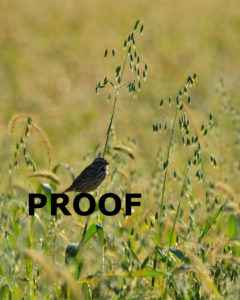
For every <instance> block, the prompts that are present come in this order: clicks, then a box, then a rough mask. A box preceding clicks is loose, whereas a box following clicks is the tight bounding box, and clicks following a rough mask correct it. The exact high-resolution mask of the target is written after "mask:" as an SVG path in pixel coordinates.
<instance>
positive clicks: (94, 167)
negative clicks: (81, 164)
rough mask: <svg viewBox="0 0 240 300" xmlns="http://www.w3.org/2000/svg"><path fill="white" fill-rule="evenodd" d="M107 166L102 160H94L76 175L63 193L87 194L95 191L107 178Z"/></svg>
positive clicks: (100, 158) (99, 158)
mask: <svg viewBox="0 0 240 300" xmlns="http://www.w3.org/2000/svg"><path fill="white" fill-rule="evenodd" d="M108 164H109V163H108V162H107V161H106V160H105V159H104V158H102V157H98V158H96V159H95V160H94V161H93V162H92V163H91V164H90V165H89V166H87V167H86V168H85V169H84V170H83V171H82V172H81V173H80V175H78V177H77V178H76V179H75V180H74V181H73V183H72V185H71V186H70V187H69V188H67V189H66V190H65V191H64V193H66V192H70V191H73V192H81V193H88V192H92V191H94V190H96V189H97V188H98V187H99V185H100V184H101V183H102V182H103V180H104V179H105V177H106V176H107V165H108Z"/></svg>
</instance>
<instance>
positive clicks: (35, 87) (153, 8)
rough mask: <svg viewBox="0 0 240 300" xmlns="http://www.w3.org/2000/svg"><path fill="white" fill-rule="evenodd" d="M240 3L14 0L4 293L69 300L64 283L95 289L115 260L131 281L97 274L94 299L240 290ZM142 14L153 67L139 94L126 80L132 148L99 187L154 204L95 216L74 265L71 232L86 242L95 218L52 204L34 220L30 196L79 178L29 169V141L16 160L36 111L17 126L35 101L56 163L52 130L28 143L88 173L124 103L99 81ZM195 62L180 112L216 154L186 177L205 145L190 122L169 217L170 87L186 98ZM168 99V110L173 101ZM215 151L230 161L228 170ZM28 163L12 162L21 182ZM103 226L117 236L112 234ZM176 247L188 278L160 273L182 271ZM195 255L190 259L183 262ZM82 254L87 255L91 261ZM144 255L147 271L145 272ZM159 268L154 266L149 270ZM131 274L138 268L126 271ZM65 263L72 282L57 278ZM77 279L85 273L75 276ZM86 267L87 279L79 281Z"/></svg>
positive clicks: (5, 4) (5, 137)
mask: <svg viewBox="0 0 240 300" xmlns="http://www.w3.org/2000/svg"><path fill="white" fill-rule="evenodd" d="M239 12H240V2H239V1H237V0H229V1H223V0H211V1H187V0H182V1H178V0H172V1H166V0H149V1H144V0H139V1H132V0H128V1H126V0H122V1H113V0H111V1H110V0H101V1H99V0H88V1H81V0H78V1H77V0H68V1H59V0H42V1H41V2H36V1H31V0H21V1H16V0H12V1H9V0H0V147H1V151H0V174H1V180H0V199H1V201H0V219H1V224H0V225H1V226H0V227H1V230H0V232H1V233H0V246H1V247H0V265H1V268H0V275H1V276H0V298H1V297H2V295H5V298H4V299H10V296H9V295H10V291H11V293H12V295H13V299H20V298H23V297H24V296H26V297H28V298H27V299H34V297H35V295H36V299H56V297H57V296H56V295H62V299H63V298H64V287H63V283H66V282H68V287H67V288H70V290H71V291H72V292H73V291H74V288H72V289H71V286H72V285H73V286H75V288H76V289H77V292H78V291H79V284H81V285H82V286H83V288H84V285H83V283H89V284H90V285H91V279H90V280H89V282H88V278H87V277H88V276H89V275H91V274H93V273H94V272H99V270H101V269H102V270H103V269H104V267H105V272H109V274H112V275H111V276H113V277H114V276H115V275H116V274H120V275H119V276H120V278H117V279H116V278H115V277H114V279H113V280H109V281H108V280H105V281H104V280H103V282H104V283H103V284H101V283H99V285H98V284H97V283H96V284H95V283H94V284H95V285H94V284H93V286H91V289H92V290H91V291H92V295H94V293H95V294H96V295H97V296H95V297H94V296H93V297H92V298H91V297H90V296H89V297H88V299H110V297H112V298H111V299H133V298H127V297H134V299H137V298H135V297H136V296H139V295H140V296H139V298H138V299H140V298H141V295H148V299H153V298H150V297H151V296H153V297H155V293H156V295H158V296H159V295H164V293H165V296H166V297H169V299H170V297H172V299H175V298H174V296H176V294H177V290H178V291H179V295H180V296H179V298H177V299H188V298H186V297H189V299H200V298H201V299H216V298H214V297H215V296H216V297H217V298H218V299H221V296H220V294H221V295H222V296H226V295H231V296H232V298H233V299H236V298H237V295H239V287H238V285H237V277H238V278H239V275H238V274H239V257H240V250H239V240H237V239H239V233H240V222H239V215H240V213H239V192H240V190H239V188H240V187H239V171H240V163H239V151H240V148H239V145H240V117H239V116H240V110H239V107H240V88H239V82H240V72H239V70H240V55H239V53H240V42H239V41H240V39H239V36H240V13H239ZM137 19H140V22H141V24H142V23H143V24H144V31H143V36H142V37H140V36H139V35H137V36H136V44H137V49H138V53H139V54H140V57H141V62H140V65H141V64H142V65H141V67H142V66H144V64H145V63H147V65H148V72H147V80H146V82H144V83H143V84H142V88H141V91H140V93H139V94H138V95H137V97H132V96H131V95H129V93H128V92H127V91H126V90H123V89H122V90H121V91H120V95H119V98H118V102H117V108H116V113H115V117H114V130H113V131H112V132H111V136H110V145H111V146H118V145H120V146H121V147H122V148H121V149H122V150H127V151H125V153H124V151H122V152H117V151H116V150H114V149H113V148H111V151H109V152H108V153H107V155H106V158H107V159H109V160H110V172H109V175H108V177H107V179H106V181H105V182H104V184H103V185H102V186H101V188H100V190H99V191H98V193H100V194H101V193H105V192H109V191H110V192H115V193H116V194H118V195H121V196H122V195H123V194H124V193H125V192H132V193H141V194H142V203H141V207H139V208H136V209H135V212H134V214H133V216H132V217H130V218H126V216H125V215H124V213H121V214H119V215H118V216H116V217H113V218H107V217H106V218H104V217H103V216H102V215H101V214H99V213H98V212H97V213H95V214H94V216H93V217H92V218H91V221H90V223H91V224H90V226H92V227H89V228H93V229H94V230H95V232H93V233H91V234H90V235H91V236H90V237H91V239H90V237H89V241H88V243H87V242H86V247H85V244H84V247H82V248H83V249H82V248H81V249H80V250H81V251H80V252H81V253H80V254H81V255H82V257H80V260H79V261H75V263H76V264H75V269H74V268H73V269H71V267H72V266H71V265H69V266H70V267H69V266H68V265H66V264H65V251H66V248H67V247H68V246H69V244H70V243H72V242H78V241H79V240H80V238H81V236H82V231H83V227H84V224H85V221H86V218H84V217H79V216H78V215H76V214H74V213H73V216H72V217H71V218H69V217H65V216H63V215H58V216H57V217H56V218H53V217H52V216H50V208H49V206H48V207H46V209H42V210H39V216H38V217H36V218H30V217H29V215H28V203H27V199H28V193H29V192H37V191H38V192H43V186H42V185H41V183H44V184H46V183H49V184H51V186H50V185H47V186H46V185H45V186H44V187H45V188H46V189H45V193H46V194H47V195H48V197H49V195H50V194H49V189H50V188H52V191H54V192H55V191H57V192H61V191H63V189H65V188H66V187H67V186H68V185H69V184H70V183H71V181H72V178H71V176H70V175H69V172H68V171H67V170H65V169H64V168H62V167H60V168H59V169H58V172H57V176H59V178H60V185H58V186H57V185H56V184H55V183H56V181H54V180H55V179H56V178H55V177H54V176H55V175H54V174H52V173H51V174H50V175H49V173H44V172H42V173H41V174H40V175H44V176H41V177H40V178H39V177H37V178H32V177H31V178H29V175H30V174H32V168H29V167H27V166H26V165H25V162H24V157H23V155H22V151H21V155H19V156H17V155H16V157H15V158H14V152H15V153H16V143H17V142H19V139H20V137H21V136H22V135H24V130H25V127H26V122H25V121H26V118H25V119H24V122H18V124H17V125H16V126H15V130H14V132H13V134H10V133H9V121H10V120H11V118H12V116H13V115H15V114H18V113H21V112H25V113H28V114H31V115H32V117H33V120H34V124H38V126H39V128H41V129H42V130H43V132H44V134H45V142H46V141H47V139H48V140H49V143H50V144H51V149H52V150H51V153H52V161H51V165H50V166H49V165H48V159H49V157H48V156H47V151H46V143H45V144H44V142H43V140H44V138H43V136H44V134H42V137H41V136H40V134H39V132H36V130H35V131H34V130H33V131H32V129H31V131H30V135H29V137H28V138H27V142H26V148H27V154H30V156H31V158H32V159H33V160H34V162H35V164H36V167H37V171H39V170H40V171H41V170H44V171H46V170H48V171H54V170H53V167H54V166H56V165H57V164H59V163H61V162H64V163H67V164H68V165H69V166H71V167H72V168H73V170H74V172H75V174H76V175H77V174H78V173H79V172H80V170H82V169H83V167H85V166H86V165H87V164H88V163H90V162H91V161H92V159H93V157H94V156H96V155H97V152H98V151H103V148H104V143H105V139H106V132H107V128H108V124H109V120H110V116H111V112H112V107H113V101H108V100H107V95H108V92H107V91H105V90H104V91H100V93H99V94H96V92H95V87H96V84H97V83H98V82H99V81H101V82H102V80H103V79H104V77H105V76H107V77H110V78H111V76H112V75H113V74H114V71H115V68H116V66H117V65H119V64H121V63H122V60H121V53H123V43H124V40H125V39H126V38H127V37H128V35H129V33H131V31H132V28H133V26H134V24H135V22H136V20H137ZM106 48H108V49H112V48H115V49H116V53H117V55H116V57H113V58H110V57H107V59H105V58H104V53H105V49H106ZM118 53H120V55H118ZM128 71H129V70H128ZM128 71H127V72H128ZM194 73H196V74H197V78H198V80H197V82H196V84H195V87H194V88H193V89H191V92H190V94H191V98H192V103H191V105H188V104H186V105H184V110H183V111H182V112H180V111H179V115H180V114H181V113H183V114H182V116H183V115H184V113H186V114H185V115H186V116H187V118H188V119H189V120H190V123H191V124H190V130H191V135H192V134H193V133H194V135H199V139H200V142H201V147H202V148H201V157H202V164H200V165H199V166H197V168H198V170H201V172H202V173H203V180H200V183H199V180H198V179H197V178H196V170H197V168H195V167H194V166H193V167H192V168H189V169H190V171H189V178H187V184H185V181H184V180H185V179H184V170H185V169H186V166H187V158H188V157H190V151H191V150H189V148H191V147H188V148H186V147H184V146H183V145H182V143H181V137H182V135H181V134H182V133H181V134H180V130H179V128H178V123H177V126H176V127H177V129H176V130H175V132H174V138H173V144H172V145H171V151H170V152H171V153H170V160H169V165H168V166H167V168H168V169H167V170H168V173H167V174H168V175H167V176H166V191H165V197H164V207H163V214H162V215H161V216H160V217H159V211H160V210H159V207H160V201H161V195H163V190H164V188H165V183H163V178H164V174H166V173H165V168H164V167H163V162H165V160H166V157H167V149H168V145H169V138H170V135H171V128H172V125H173V117H174V108H175V105H174V104H172V106H171V107H169V106H168V104H167V103H168V97H169V96H172V99H173V101H174V100H175V99H176V96H177V95H178V94H179V89H182V88H183V87H184V85H185V83H186V79H187V78H188V76H189V75H192V74H194ZM127 76H128V75H127ZM161 99H164V108H163V109H161V110H160V107H159V103H160V101H161ZM165 104H167V105H165ZM210 113H211V115H209V114H210ZM212 115H213V120H212V119H211V120H210V116H212ZM160 122H161V123H162V124H167V125H168V128H167V130H166V131H164V130H163V131H162V132H161V133H160V132H154V131H153V124H156V123H160ZM177 122H178V120H177ZM210 123H211V124H210ZM202 124H205V126H206V127H205V128H208V129H209V135H208V136H206V137H205V136H203V132H204V131H202V132H201V130H200V128H201V126H202ZM209 124H210V125H209ZM195 145H196V144H193V147H195ZM18 146H19V145H18V144H17V149H18ZM124 147H127V148H124ZM21 149H22V148H21V147H20V150H21ZM191 149H193V148H191ZM126 152H127V155H126ZM19 153H20V151H19ZM129 153H130V155H129ZM131 155H132V156H134V159H131ZM210 155H213V156H210ZM212 157H214V159H215V158H216V161H217V164H216V166H215V167H214V166H213V164H214V160H213V158H212ZM210 159H212V162H211V160H210ZM14 160H15V161H17V160H18V161H17V164H18V168H16V169H14V170H13V172H12V173H10V174H11V175H12V177H10V178H11V179H12V182H11V183H12V185H9V162H12V163H13V162H14ZM55 171H56V170H55ZM174 171H176V172H174ZM188 179H189V180H188ZM200 179H201V178H200ZM183 182H184V184H183ZM185 188H186V190H185ZM181 189H182V190H181ZM181 191H182V192H183V193H181ZM179 195H184V197H182V196H179ZM98 196H99V194H98ZM72 198H73V195H71V196H70V199H72ZM181 200H183V201H182V206H181V209H180V210H179V215H178V216H177V222H176V223H175V222H174V220H175V221H176V219H174V218H175V216H176V211H177V206H178V203H180V202H179V201H181ZM226 203H227V204H226ZM48 204H49V203H48ZM225 204H226V205H225ZM110 205H111V204H110ZM222 205H225V206H224V209H223V206H222ZM71 209H72V208H71ZM216 213H220V215H219V217H218V215H217V214H216ZM160 214H161V213H160ZM217 217H218V219H217V222H215V220H216V218H217ZM207 222H209V223H207ZM211 222H212V223H211ZM95 224H97V225H98V229H99V228H100V230H101V233H103V234H104V239H103V238H102V239H101V236H100V238H98V237H99V236H97V234H96V232H97V230H96V228H97V227H96V226H95ZM173 224H174V225H173ZM204 224H208V225H209V224H210V225H209V226H208V225H206V227H207V226H208V228H207V230H209V232H207V231H205V229H206V227H205V229H204V227H203V226H204ZM100 225H103V227H101V226H100ZM175 225H176V226H175ZM171 230H172V235H171ZM88 234H89V232H88ZM201 236H202V239H201V238H199V237H201ZM230 239H231V241H230ZM202 240H203V241H202ZM169 241H170V243H169ZM170 246H176V247H178V249H177V251H175V253H174V254H172V253H170V252H169V249H170ZM204 247H205V248H204ZM159 249H160V250H159ZM175 250H176V249H175ZM104 251H105V252H104ZM134 251H135V252H134ZM157 251H158V252H157ZM179 251H180V252H179ZM167 252H168V254H169V253H170V255H169V262H170V263H171V264H170V271H172V272H173V273H174V272H175V271H176V274H178V275H177V276H176V277H177V279H176V280H175V279H174V280H175V285H172V284H171V282H170V281H165V282H164V280H163V277H161V276H162V275H161V276H159V273H154V272H155V271H156V270H157V269H158V270H160V271H161V270H163V271H166V270H167V269H168V267H169V266H168V265H167V263H166V261H167V260H168V259H166V255H168V254H167ZM179 253H180V254H181V255H182V256H181V257H180V259H179ZM80 254H79V255H80ZM176 254H177V255H176ZM183 254H184V255H186V256H187V259H182V258H183V256H184V255H183ZM174 255H175V256H174ZM223 256H224V258H223ZM26 257H27V259H26ZM42 257H44V258H42ZM32 259H33V260H32ZM104 259H105V265H104ZM32 261H34V263H33V264H32ZM189 262H190V263H191V269H188V267H186V270H187V271H186V272H183V273H181V271H183V270H184V268H182V269H181V266H182V264H183V263H184V264H189ZM81 263H82V265H84V266H83V267H82V269H81V270H80V267H79V266H80V264H81ZM140 265H141V272H143V273H139V270H140ZM49 266H50V267H49ZM184 266H185V265H184ZM67 268H68V269H67ZM210 268H211V269H210ZM149 269H150V272H151V273H144V272H149ZM26 270H27V271H26ZM74 270H75V271H74ZM76 270H77V271H76ZM146 270H147V271H146ZM129 271H133V272H135V271H137V272H135V273H131V278H128V279H126V280H125V278H123V277H124V276H125V275H126V277H129V273H128V272H129ZM178 271H180V273H181V274H180V273H178ZM74 272H77V274H75V273H74ZM78 272H79V273H78ZM81 272H82V273H81ZM123 272H125V273H123ZM173 273H172V274H173ZM59 274H60V275H61V276H60V277H61V278H60V279H59V278H58V276H56V275H59ZM73 274H75V275H76V276H75V275H73ZM123 274H125V275H124V276H123ZM139 274H140V275H141V274H143V275H144V274H145V275H144V276H143V277H144V278H141V279H139V278H138V276H139ZM149 274H150V275H149ZM156 274H157V275H156ZM69 276H72V277H71V278H72V279H71V280H69V281H68V278H70V277H69ZM73 276H75V277H73ZM151 276H152V277H153V279H152V278H150V277H151ZM173 276H174V274H173ZM155 277H156V278H155ZM79 278H80V279H81V280H82V281H81V282H80V283H79V282H78V283H76V280H78V279H79ZM49 279H50V280H51V283H52V284H51V285H50V284H49V282H50V281H49ZM99 279H101V280H102V279H104V278H99ZM155 279H156V280H155ZM101 280H100V281H101ZM154 280H155V283H154ZM4 284H5V285H4ZM154 284H155V286H154ZM175 286H177V288H176V289H175ZM85 287H86V286H85ZM88 287H89V286H88ZM95 287H96V289H95ZM89 291H90V289H89ZM89 291H88V293H90V292H89ZM199 291H200V292H199ZM8 292H9V293H8ZM75 292H76V290H75ZM124 293H125V296H126V297H125V298H124V297H123V296H122V295H123V294H124ZM185 293H186V294H185ZM213 294H214V295H215V296H213V297H212V295H213ZM100 295H101V297H100ZM186 295H187V296H186ZM8 296H9V298H8ZM185 296H186V297H185ZM210 296H211V297H212V298H211V297H210ZM14 297H15V298H14ZM59 297H60V296H59ZM163 297H164V296H163ZM181 297H182V298H181ZM204 297H205V298H204ZM68 299H70V298H68ZM76 299H78V298H76ZM141 299H143V298H141ZM154 299H156V298H154Z"/></svg>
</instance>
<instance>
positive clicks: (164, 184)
mask: <svg viewBox="0 0 240 300" xmlns="http://www.w3.org/2000/svg"><path fill="white" fill-rule="evenodd" d="M177 112H178V107H176V111H175V116H174V121H173V127H172V131H171V136H170V139H169V144H168V151H167V162H169V157H170V149H171V145H172V139H173V134H174V130H175V124H176V119H177ZM167 172H168V165H167V167H166V170H165V173H164V179H163V186H162V196H161V202H160V215H159V235H158V236H160V233H161V219H162V214H163V202H164V195H165V190H166V179H167Z"/></svg>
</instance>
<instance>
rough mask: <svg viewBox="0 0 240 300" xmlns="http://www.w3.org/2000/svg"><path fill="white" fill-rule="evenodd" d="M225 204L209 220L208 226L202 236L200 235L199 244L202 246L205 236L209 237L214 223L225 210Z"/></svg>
mask: <svg viewBox="0 0 240 300" xmlns="http://www.w3.org/2000/svg"><path fill="white" fill-rule="evenodd" d="M224 205H225V204H223V205H222V206H221V207H220V208H219V209H218V210H217V211H216V212H215V214H214V215H213V216H212V217H211V218H210V219H209V220H208V222H207V224H206V225H205V227H204V230H203V232H202V234H201V235H200V237H199V239H198V243H199V244H200V243H201V242H202V240H203V239H204V238H205V236H206V235H207V233H208V231H209V230H210V229H211V227H212V225H213V223H214V222H215V221H216V219H217V217H218V215H219V214H220V212H221V211H222V210H223V208H224Z"/></svg>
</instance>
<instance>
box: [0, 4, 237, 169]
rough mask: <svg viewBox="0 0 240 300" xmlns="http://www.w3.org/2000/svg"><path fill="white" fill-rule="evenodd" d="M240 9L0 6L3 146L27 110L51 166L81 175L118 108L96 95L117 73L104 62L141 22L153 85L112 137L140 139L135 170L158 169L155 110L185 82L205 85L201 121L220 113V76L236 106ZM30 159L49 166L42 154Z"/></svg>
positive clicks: (198, 93) (200, 93)
mask: <svg viewBox="0 0 240 300" xmlns="http://www.w3.org/2000/svg"><path fill="white" fill-rule="evenodd" d="M239 6H240V4H239V2H238V1H234V0H231V1H228V2H226V1H215V0H213V1H201V2H199V1H198V2H197V1H185V0H183V1H171V2H169V1H154V0H152V1H141V0H140V1H121V2H116V1H105V0H103V1H94V0H91V1H73V0H70V1H65V2H60V1H54V0H43V1H42V2H41V3H36V2H33V1H28V0H23V1H21V2H19V1H6V0H1V10H0V24H1V26H0V83H1V84H0V126H1V133H0V139H1V143H3V140H4V137H6V134H7V124H8V122H9V120H10V118H11V116H12V115H13V114H14V113H17V112H22V111H24V112H31V113H32V114H33V116H34V117H35V118H36V120H37V122H38V124H39V126H40V127H41V128H42V129H43V130H44V131H45V132H46V134H47V135H48V136H49V139H50V141H51V144H52V149H53V157H54V162H60V161H64V162H67V163H69V164H71V165H72V166H73V167H74V168H75V169H76V170H78V169H80V168H81V167H82V164H81V161H82V157H83V156H84V155H85V154H86V153H87V152H89V151H90V152H91V151H92V150H91V149H93V148H94V147H95V146H96V144H97V143H101V147H102V148H103V144H104V141H105V134H106V130H107V126H108V122H109V118H110V113H111V109H112V106H111V105H112V103H109V102H108V101H107V100H106V94H104V93H103V94H100V95H96V93H95V85H96V83H97V82H98V81H99V80H102V79H103V78H104V77H105V75H107V76H108V75H109V74H110V75H111V74H112V72H113V71H114V68H115V66H116V61H114V60H107V61H105V60H104V57H103V55H104V51H105V48H116V49H118V50H119V51H121V50H122V45H123V41H124V39H125V38H126V36H127V35H128V34H129V31H130V28H132V26H133V25H134V23H135V21H136V20H137V19H138V18H139V19H140V20H141V22H143V23H144V35H143V38H141V39H139V40H138V49H139V52H140V53H141V54H142V56H143V57H144V60H145V61H146V62H147V64H148V80H147V82H146V84H144V85H143V88H142V91H141V93H140V94H139V96H138V98H135V99H133V98H131V97H129V95H128V94H127V93H126V94H124V93H123V94H121V96H120V99H119V102H118V107H117V114H116V119H115V130H116V134H117V138H118V140H119V142H123V143H124V140H126V138H127V137H128V136H130V137H131V136H134V137H136V139H137V142H138V146H139V147H138V150H137V151H138V154H137V157H138V158H139V159H138V164H139V165H141V164H143V165H144V164H146V163H147V165H148V164H150V165H152V164H154V163H155V160H154V159H155V158H154V157H155V155H153V154H155V153H156V152H157V151H158V145H159V142H161V140H160V139H154V138H152V134H153V133H152V123H153V122H156V121H160V120H159V114H158V110H157V109H156V108H157V107H158V104H159V101H160V99H161V98H165V97H168V96H169V95H173V96H174V95H175V94H176V93H177V91H178V89H179V88H180V87H181V86H182V85H183V82H185V79H186V78H187V76H188V75H189V74H192V73H193V72H195V73H197V75H198V79H199V81H198V84H197V87H196V90H195V91H194V100H193V104H192V110H193V113H195V114H196V115H197V119H199V122H200V121H201V117H203V118H204V113H205V112H206V111H211V110H214V109H216V107H217V106H218V98H217V97H216V88H217V85H218V83H219V80H220V79H221V78H224V81H225V86H226V90H227V91H228V93H229V94H230V95H231V96H233V97H234V98H235V99H236V98H238V99H239V89H238V88H237V86H238V83H239V69H240V56H239V52H240V43H239V32H240V17H239ZM33 151H35V152H36V153H35V159H37V162H38V164H39V165H40V166H41V167H42V168H43V167H44V164H45V165H46V162H44V161H43V155H41V153H42V149H41V147H40V148H39V150H37V149H36V147H35V148H34V149H33ZM38 151H39V152H38ZM146 157H147V158H149V157H150V159H148V160H146V159H145V158H146ZM142 158H143V159H142ZM145 167H147V166H146V165H144V168H145Z"/></svg>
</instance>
